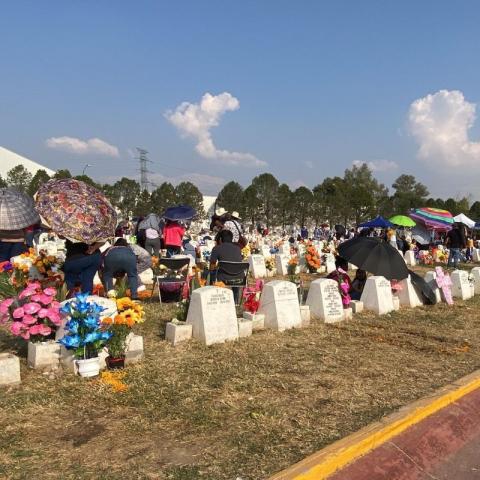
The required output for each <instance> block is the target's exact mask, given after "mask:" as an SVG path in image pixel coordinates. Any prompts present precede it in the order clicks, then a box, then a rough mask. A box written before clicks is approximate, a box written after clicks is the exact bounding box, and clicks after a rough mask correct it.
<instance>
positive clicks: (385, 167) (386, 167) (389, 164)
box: [352, 160, 398, 172]
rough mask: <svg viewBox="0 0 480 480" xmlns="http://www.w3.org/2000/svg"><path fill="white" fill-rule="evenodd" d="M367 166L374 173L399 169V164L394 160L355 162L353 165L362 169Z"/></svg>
mask: <svg viewBox="0 0 480 480" xmlns="http://www.w3.org/2000/svg"><path fill="white" fill-rule="evenodd" d="M364 163H365V164H366V165H367V166H368V168H369V169H370V170H371V171H372V172H389V171H390V170H395V169H397V168H398V164H397V163H396V162H394V161H392V160H373V161H370V162H364V161H362V160H354V161H353V162H352V165H353V166H355V167H361V166H362V165H363V164H364Z"/></svg>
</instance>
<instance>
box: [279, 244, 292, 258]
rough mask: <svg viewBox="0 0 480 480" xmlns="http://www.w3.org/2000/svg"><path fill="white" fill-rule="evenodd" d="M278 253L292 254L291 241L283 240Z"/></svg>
mask: <svg viewBox="0 0 480 480" xmlns="http://www.w3.org/2000/svg"><path fill="white" fill-rule="evenodd" d="M278 253H279V254H280V255H290V243H289V242H283V243H282V244H281V245H280V246H279V247H278Z"/></svg>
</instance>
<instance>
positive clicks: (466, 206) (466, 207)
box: [452, 197, 470, 215]
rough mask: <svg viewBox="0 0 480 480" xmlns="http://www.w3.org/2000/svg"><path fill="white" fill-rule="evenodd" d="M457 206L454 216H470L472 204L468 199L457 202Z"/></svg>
mask: <svg viewBox="0 0 480 480" xmlns="http://www.w3.org/2000/svg"><path fill="white" fill-rule="evenodd" d="M456 203H457V204H456V205H455V211H453V212H452V213H453V214H454V215H458V214H459V213H464V214H465V215H468V212H469V211H470V202H469V200H468V198H467V197H462V198H459V199H457V200H456Z"/></svg>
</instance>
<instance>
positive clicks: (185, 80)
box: [0, 0, 480, 199]
mask: <svg viewBox="0 0 480 480" xmlns="http://www.w3.org/2000/svg"><path fill="white" fill-rule="evenodd" d="M478 18H480V3H479V2H477V1H459V2H447V1H446V0H444V1H422V2H418V1H403V2H393V1H384V0H383V1H380V0H378V1H368V0H365V1H361V2H360V1H356V0H350V1H330V2H326V1H320V0H310V1H296V2H295V1H283V0H269V1H267V0H264V1H262V0H256V1H253V0H252V1H244V0H242V1H241V2H239V1H236V2H233V1H225V0H224V1H208V0H206V1H202V2H199V1H193V0H192V1H189V2H171V1H169V2H167V1H142V0H137V1H135V2H133V1H118V0H117V1H113V0H110V1H103V2H98V1H93V0H92V1H82V2H73V1H51V0H49V1H46V2H38V1H30V2H26V1H22V0H18V1H15V2H3V4H2V14H1V15H0V30H1V32H2V42H1V43H0V145H3V146H5V147H7V148H10V149H12V150H14V151H16V152H17V153H20V154H23V155H25V156H28V157H29V158H31V159H32V160H35V161H38V162H39V163H42V164H44V165H46V166H48V167H50V168H54V169H57V168H69V169H70V170H71V171H72V172H73V173H80V172H81V170H82V168H83V166H84V165H85V164H87V163H91V164H93V165H94V166H93V167H92V168H90V169H89V170H88V173H89V174H90V175H91V176H92V177H95V178H97V179H102V180H113V179H115V178H118V177H120V176H129V177H131V178H133V177H135V176H136V175H138V172H137V171H136V168H137V165H136V163H135V161H134V160H133V159H132V155H131V151H132V150H133V149H134V148H135V146H142V147H144V148H146V149H147V150H148V151H149V152H150V158H151V160H152V161H153V162H154V163H152V164H151V170H152V171H154V172H155V175H153V176H152V178H153V180H154V181H156V182H157V183H159V182H161V181H162V180H163V179H164V178H165V177H166V178H169V179H170V178H171V179H172V180H174V181H179V180H182V179H186V178H191V179H192V180H193V181H194V182H195V183H197V184H198V185H199V186H200V187H201V189H202V190H203V191H205V192H206V193H211V192H213V191H215V190H218V189H219V188H220V187H221V185H222V183H224V182H225V181H228V180H231V179H235V180H237V181H239V182H240V183H242V184H244V185H246V184H248V183H249V181H250V180H251V178H252V177H253V176H255V175H257V174H259V173H262V172H264V171H269V172H271V173H273V174H274V175H275V176H276V177H277V178H278V179H279V180H280V181H282V182H286V183H288V184H290V185H291V186H298V185H301V184H306V185H307V186H309V187H313V186H314V185H316V184H318V183H320V182H321V181H322V180H323V178H325V177H326V176H334V175H342V174H343V171H344V170H345V168H349V167H350V166H351V165H352V162H355V161H357V162H359V161H360V162H372V163H371V165H372V166H373V167H374V168H375V169H376V172H375V174H376V176H377V177H378V178H379V179H380V180H382V181H383V182H385V183H386V184H387V185H389V186H390V185H391V183H392V181H393V180H394V179H395V178H396V177H397V176H398V175H399V174H400V173H411V174H414V175H416V176H417V177H418V178H419V179H420V180H422V181H423V182H424V183H426V184H427V185H428V187H429V188H430V190H431V192H432V193H433V194H435V195H436V196H456V195H463V194H466V193H472V194H473V198H474V199H475V198H480V187H478V186H477V184H478V181H476V180H477V174H476V171H477V169H476V165H477V164H478V161H480V145H479V144H478V143H477V142H476V139H477V138H478V137H479V133H480V129H479V128H478V125H477V124H476V123H474V118H475V104H476V103H478V102H479V101H480V67H479V65H478V61H477V57H478V46H479V45H480V30H479V29H478ZM207 92H208V93H210V94H211V95H212V96H213V98H214V100H215V99H217V98H218V99H219V100H218V108H219V109H220V110H221V111H220V113H218V111H217V114H214V115H213V116H210V117H208V118H209V119H210V121H211V122H213V124H218V125H216V126H213V127H212V126H211V125H210V126H207V127H205V126H202V127H201V128H200V127H198V125H197V124H195V125H196V126H195V130H194V131H193V133H192V128H193V127H192V124H191V123H188V122H189V119H188V118H187V116H186V113H185V112H186V110H187V113H188V112H193V114H194V115H197V114H198V117H195V119H196V120H198V121H203V120H204V118H205V117H204V115H203V113H204V112H203V111H202V110H201V111H200V113H199V111H198V108H197V107H198V104H199V102H200V101H201V99H202V97H203V96H204V94H206V93H207ZM223 92H227V93H228V94H230V97H231V98H234V99H237V101H238V102H239V108H238V105H237V106H234V107H232V108H230V109H228V108H226V109H225V110H222V108H223V105H224V103H222V101H221V100H220V99H221V98H222V97H217V96H218V95H220V94H222V93H223ZM428 95H430V96H428ZM230 97H229V98H230ZM416 100H417V101H418V102H417V103H416V104H415V106H412V103H414V102H415V101H416ZM232 101H233V100H232ZM182 102H189V104H190V105H189V106H186V107H183V110H182V109H180V110H181V111H179V115H180V117H179V120H178V123H177V124H175V123H174V122H172V121H170V120H169V119H168V115H169V114H167V113H166V112H168V111H170V115H171V114H173V113H174V112H175V111H176V108H177V107H178V106H179V105H180V104H181V103H182ZM202 112H203V113H202ZM207 121H208V119H207ZM472 124H473V126H472V127H471V125H472ZM197 127H198V128H197ZM452 132H453V133H452ZM182 134H183V135H182ZM185 134H186V135H185ZM205 135H207V137H208V138H207V139H206V140H205ZM63 137H68V140H65V138H63ZM95 138H96V139H101V141H103V142H106V144H108V146H109V147H112V148H113V149H112V148H109V147H108V146H107V147H105V145H103V144H98V142H93V143H88V140H89V139H95ZM48 139H50V142H47V140H48ZM52 139H53V140H52ZM72 139H74V140H78V142H77V143H72V142H73V140H72ZM210 140H211V141H212V142H213V144H214V145H213V147H212V148H210V145H209V149H207V150H208V153H207V154H205V151H204V150H205V149H203V150H202V145H203V146H205V141H207V142H208V141H210ZM198 145H200V147H198ZM196 146H197V147H198V148H196ZM225 150H227V151H228V152H230V153H231V152H237V153H238V152H239V155H240V156H238V155H237V156H235V153H234V154H233V156H232V155H230V153H228V154H222V153H221V152H222V151H225ZM202 151H203V156H202ZM241 154H250V155H251V157H253V158H254V159H256V160H258V163H261V164H263V163H264V162H265V163H266V164H267V165H266V166H264V165H261V166H255V165H252V166H250V164H252V163H255V162H254V161H247V160H248V158H250V157H248V158H247V157H242V156H241ZM245 158H247V160H245ZM256 160H255V161H256Z"/></svg>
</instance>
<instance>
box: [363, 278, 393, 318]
mask: <svg viewBox="0 0 480 480" xmlns="http://www.w3.org/2000/svg"><path fill="white" fill-rule="evenodd" d="M360 301H361V302H362V303H363V306H364V308H365V310H372V311H374V312H375V313H376V314H377V315H384V314H386V313H389V312H391V311H393V309H394V307H393V295H392V287H391V285H390V281H389V280H387V279H386V278H385V277H381V276H373V277H368V278H367V282H366V283H365V287H364V289H363V293H362V297H361V298H360Z"/></svg>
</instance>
